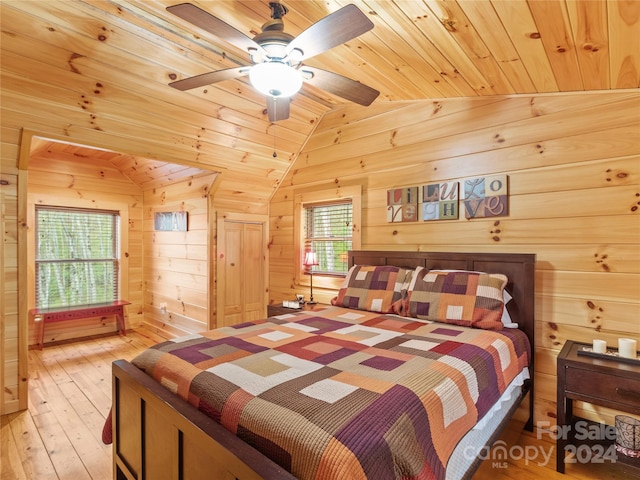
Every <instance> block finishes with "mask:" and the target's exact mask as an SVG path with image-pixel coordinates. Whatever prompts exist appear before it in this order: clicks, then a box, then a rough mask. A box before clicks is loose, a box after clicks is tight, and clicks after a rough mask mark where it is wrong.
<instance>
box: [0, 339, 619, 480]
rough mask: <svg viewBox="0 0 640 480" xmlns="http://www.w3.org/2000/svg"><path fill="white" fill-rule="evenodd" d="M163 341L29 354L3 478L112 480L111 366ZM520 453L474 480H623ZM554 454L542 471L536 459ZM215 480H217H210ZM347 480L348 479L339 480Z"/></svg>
mask: <svg viewBox="0 0 640 480" xmlns="http://www.w3.org/2000/svg"><path fill="white" fill-rule="evenodd" d="M159 341H162V338H160V337H158V336H156V335H155V334H153V333H151V332H150V331H148V330H145V329H138V330H136V331H129V332H128V333H127V336H126V337H121V336H115V335H114V336H109V337H101V338H92V339H87V340H83V341H80V342H73V343H67V344H62V345H52V346H47V347H45V349H44V350H42V351H38V350H31V351H30V352H29V377H30V380H29V409H28V410H27V411H25V412H19V413H14V414H10V415H4V416H3V417H2V424H1V425H2V427H1V428H2V430H1V432H0V433H1V435H0V439H1V441H0V448H1V451H2V456H1V460H2V463H0V471H1V476H0V478H1V480H23V479H28V480H58V479H60V480H112V458H111V446H110V445H104V444H103V443H102V440H101V433H102V426H103V424H104V420H105V417H106V415H107V413H108V412H109V407H110V403H111V362H112V361H113V360H115V359H118V358H125V359H131V358H133V357H134V356H135V355H136V354H137V353H138V352H140V351H141V350H142V349H144V348H146V347H147V346H149V345H152V344H154V343H156V342H159ZM518 445H519V446H520V447H522V449H521V450H515V451H513V453H516V455H515V456H517V453H518V452H524V451H527V450H528V451H529V452H531V453H533V452H537V454H538V458H536V459H535V460H533V461H527V460H525V459H524V458H521V459H519V460H517V459H514V458H511V459H509V460H508V461H507V463H506V464H502V463H501V462H497V463H498V464H499V465H498V464H492V462H490V461H489V460H487V461H485V462H484V464H483V465H482V466H481V468H480V469H479V471H478V473H477V474H476V475H475V476H474V480H534V479H540V478H545V479H546V480H576V479H594V480H595V479H597V480H601V479H602V480H604V479H607V480H608V479H611V480H618V479H619V480H628V479H630V477H629V476H628V475H624V474H622V473H619V472H617V471H616V469H612V468H611V466H610V465H608V464H588V465H580V464H576V465H568V466H567V473H566V474H565V475H561V474H559V473H556V471H555V444H554V442H551V441H550V438H549V437H548V435H541V438H537V435H536V434H535V433H528V432H524V433H523V434H522V435H520V437H519V439H518ZM543 452H544V453H546V454H549V453H552V455H551V457H550V461H549V463H548V464H547V465H543V466H540V465H538V464H537V462H539V461H541V459H542V458H543V457H542V454H543ZM211 480H217V479H211ZM345 480H346V479H345Z"/></svg>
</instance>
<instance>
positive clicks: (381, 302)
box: [331, 265, 414, 313]
mask: <svg viewBox="0 0 640 480" xmlns="http://www.w3.org/2000/svg"><path fill="white" fill-rule="evenodd" d="M413 272H414V270H413V269H406V268H400V267H395V266H392V265H385V266H368V265H354V266H353V267H351V268H350V269H349V272H347V276H346V278H345V279H344V282H343V283H342V286H341V287H340V290H339V291H338V296H336V297H334V298H333V299H332V300H331V304H332V305H336V306H339V307H345V308H354V309H357V310H367V311H369V312H380V313H394V304H395V303H398V302H400V301H401V300H402V295H403V292H406V291H407V288H408V286H409V282H410V280H411V276H412V275H413Z"/></svg>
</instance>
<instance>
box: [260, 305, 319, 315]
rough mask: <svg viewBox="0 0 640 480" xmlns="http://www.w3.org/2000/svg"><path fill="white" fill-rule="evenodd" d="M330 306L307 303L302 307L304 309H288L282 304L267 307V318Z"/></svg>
mask: <svg viewBox="0 0 640 480" xmlns="http://www.w3.org/2000/svg"><path fill="white" fill-rule="evenodd" d="M328 306H329V305H327V304H324V303H315V304H313V305H309V304H308V303H305V304H304V305H303V306H302V308H288V307H283V306H282V304H274V305H267V316H268V317H275V316H277V315H285V314H287V313H296V312H301V311H308V310H315V309H318V308H325V307H328Z"/></svg>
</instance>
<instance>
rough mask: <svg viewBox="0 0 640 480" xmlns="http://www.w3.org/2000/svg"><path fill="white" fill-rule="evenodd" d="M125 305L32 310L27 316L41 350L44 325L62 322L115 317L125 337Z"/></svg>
mask: <svg viewBox="0 0 640 480" xmlns="http://www.w3.org/2000/svg"><path fill="white" fill-rule="evenodd" d="M126 305H130V302H127V301H126V300H116V301H114V302H109V303H99V304H95V305H81V306H77V307H63V308H32V309H31V310H29V316H30V318H31V320H32V321H33V322H34V325H35V327H36V335H37V337H38V344H37V345H38V348H39V349H40V350H42V347H43V346H44V325H45V323H54V322H64V321H65V320H77V319H80V318H91V317H104V316H106V315H115V316H116V321H117V324H118V332H120V333H121V334H122V335H126V334H127V330H126V327H125V325H124V307H125V306H126Z"/></svg>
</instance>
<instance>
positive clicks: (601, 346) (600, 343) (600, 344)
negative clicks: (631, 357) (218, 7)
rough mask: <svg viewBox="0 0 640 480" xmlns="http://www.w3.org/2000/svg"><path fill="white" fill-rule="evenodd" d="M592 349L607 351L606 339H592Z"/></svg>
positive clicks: (596, 351) (597, 351) (601, 351)
mask: <svg viewBox="0 0 640 480" xmlns="http://www.w3.org/2000/svg"><path fill="white" fill-rule="evenodd" d="M593 351H594V352H595V353H607V342H606V340H594V341H593Z"/></svg>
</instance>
